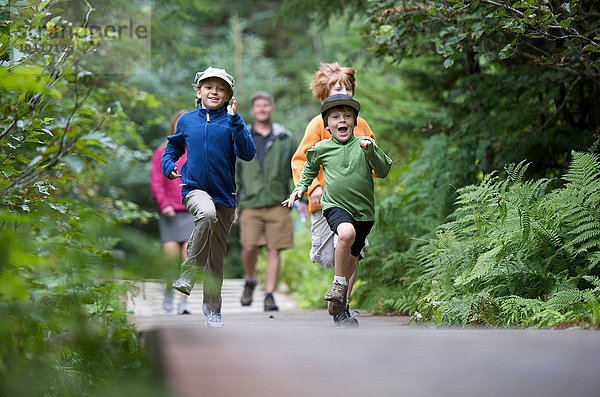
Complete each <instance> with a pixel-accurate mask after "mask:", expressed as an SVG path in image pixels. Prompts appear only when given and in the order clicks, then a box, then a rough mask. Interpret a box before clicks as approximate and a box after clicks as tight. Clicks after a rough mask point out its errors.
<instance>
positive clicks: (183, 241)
mask: <svg viewBox="0 0 600 397" xmlns="http://www.w3.org/2000/svg"><path fill="white" fill-rule="evenodd" d="M185 112H186V111H185V110H180V111H179V112H177V113H176V114H175V115H174V116H173V118H172V120H171V131H170V134H172V133H173V131H175V125H176V124H177V120H178V119H179V117H180V116H181V115H182V114H183V113H185ZM165 146H166V142H165V143H163V144H162V145H160V146H159V147H157V148H156V150H155V151H154V154H153V155H152V160H151V163H150V194H151V195H152V198H153V199H154V201H155V202H156V204H157V206H158V212H159V215H160V218H159V220H158V230H159V234H160V240H161V242H162V246H163V253H164V255H165V258H166V259H167V260H168V263H169V265H171V264H173V265H174V264H179V263H180V262H182V261H184V260H185V259H186V258H187V246H188V239H189V237H190V235H191V234H192V230H193V228H194V217H193V216H192V215H191V214H190V213H189V212H188V211H187V209H186V207H185V205H184V204H183V203H182V202H181V186H179V183H180V180H179V179H173V180H171V179H168V178H165V177H164V176H163V174H162V165H161V157H162V155H163V153H164V151H165ZM186 161H187V155H186V154H185V153H184V155H183V156H181V158H180V159H179V160H178V161H177V167H178V169H181V167H182V166H183V164H184V163H185V162H186ZM169 269H170V267H169ZM176 269H177V268H176V267H175V266H173V270H174V271H173V272H170V271H169V272H168V274H169V278H170V277H174V276H175V273H176ZM171 273H173V274H171ZM171 281H172V280H167V289H166V290H165V298H164V300H163V309H164V310H165V311H167V312H170V311H171V310H173V289H172V288H171ZM177 312H178V313H179V314H189V313H190V311H189V309H188V304H187V296H186V295H184V294H180V299H179V302H178V303H177Z"/></svg>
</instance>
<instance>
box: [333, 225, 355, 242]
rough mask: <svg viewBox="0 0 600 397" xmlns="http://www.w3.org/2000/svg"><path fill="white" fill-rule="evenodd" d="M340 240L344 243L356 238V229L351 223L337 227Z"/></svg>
mask: <svg viewBox="0 0 600 397" xmlns="http://www.w3.org/2000/svg"><path fill="white" fill-rule="evenodd" d="M337 235H338V242H339V240H341V241H343V242H344V243H352V242H354V239H355V238H356V230H354V226H352V224H351V223H342V224H341V225H339V226H338V228H337Z"/></svg>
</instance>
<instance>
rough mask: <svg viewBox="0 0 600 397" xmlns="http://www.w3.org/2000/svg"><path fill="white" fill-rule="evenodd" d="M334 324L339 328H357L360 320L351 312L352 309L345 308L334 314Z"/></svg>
mask: <svg viewBox="0 0 600 397" xmlns="http://www.w3.org/2000/svg"><path fill="white" fill-rule="evenodd" d="M333 324H334V325H335V326H336V327H339V328H357V327H358V320H357V319H356V317H354V316H353V315H352V314H350V310H348V309H345V310H344V311H342V312H341V313H339V314H338V315H336V316H333Z"/></svg>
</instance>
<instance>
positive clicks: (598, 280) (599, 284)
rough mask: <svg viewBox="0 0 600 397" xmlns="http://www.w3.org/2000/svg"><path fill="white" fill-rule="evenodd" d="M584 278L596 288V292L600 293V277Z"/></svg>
mask: <svg viewBox="0 0 600 397" xmlns="http://www.w3.org/2000/svg"><path fill="white" fill-rule="evenodd" d="M583 278H584V279H585V280H586V281H587V282H589V283H590V284H592V285H593V286H594V287H595V288H594V291H600V277H598V276H583Z"/></svg>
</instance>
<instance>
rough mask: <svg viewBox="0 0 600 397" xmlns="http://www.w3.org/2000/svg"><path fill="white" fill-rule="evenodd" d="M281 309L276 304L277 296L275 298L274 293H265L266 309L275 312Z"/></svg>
mask: <svg viewBox="0 0 600 397" xmlns="http://www.w3.org/2000/svg"><path fill="white" fill-rule="evenodd" d="M277 310H279V307H277V305H276V304H275V298H273V294H267V295H265V311H266V312H274V311H277Z"/></svg>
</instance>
